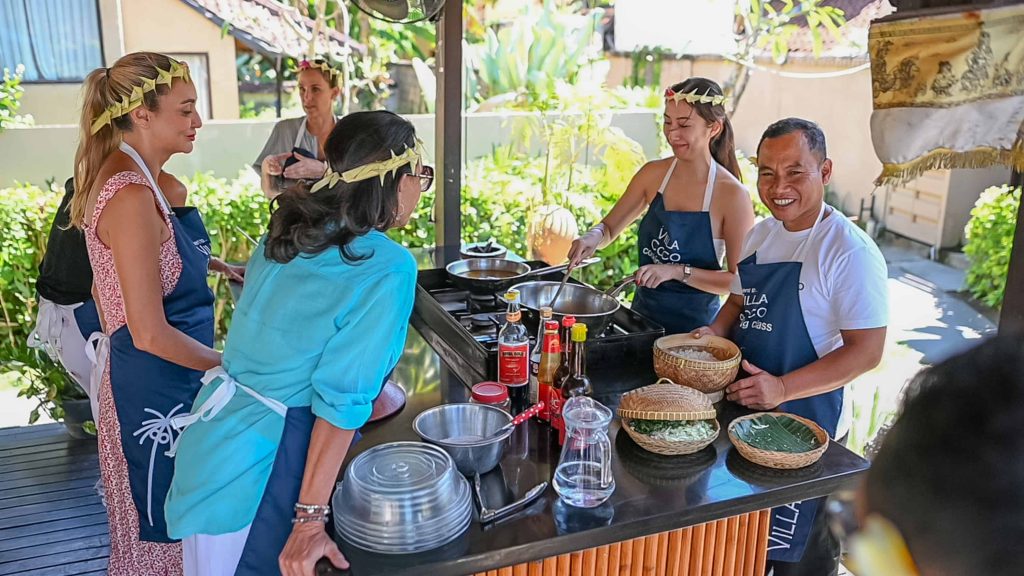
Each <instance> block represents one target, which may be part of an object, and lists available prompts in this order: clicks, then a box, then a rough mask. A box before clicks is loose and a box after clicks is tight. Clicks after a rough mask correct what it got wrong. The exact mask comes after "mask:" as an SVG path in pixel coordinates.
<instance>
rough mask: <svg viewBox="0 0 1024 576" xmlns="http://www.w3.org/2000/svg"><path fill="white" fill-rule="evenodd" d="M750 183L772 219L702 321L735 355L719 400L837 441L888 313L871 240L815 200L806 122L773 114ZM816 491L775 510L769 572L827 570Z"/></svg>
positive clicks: (786, 575)
mask: <svg viewBox="0 0 1024 576" xmlns="http://www.w3.org/2000/svg"><path fill="white" fill-rule="evenodd" d="M757 165H758V179H757V188H758V193H759V194H760V197H761V201H762V202H764V204H765V205H766V206H767V207H768V208H769V209H770V210H771V212H772V216H773V218H767V219H765V220H763V221H762V222H760V223H758V224H757V225H756V226H754V228H753V229H752V230H751V231H750V233H749V234H747V238H746V240H745V242H744V246H743V252H742V254H741V255H740V258H741V260H740V263H739V274H738V277H737V278H736V281H735V282H734V283H733V286H732V295H731V296H730V298H729V301H728V302H727V303H726V305H725V306H724V307H723V308H722V310H721V312H720V313H719V315H718V317H717V318H716V319H715V322H714V324H713V325H712V326H711V327H710V328H707V327H705V328H700V329H698V330H697V331H696V333H708V332H711V333H714V334H717V335H719V336H726V337H731V338H732V339H733V340H734V341H735V342H736V344H738V345H739V346H740V349H741V350H742V351H743V358H744V360H743V370H744V372H745V373H746V374H745V375H744V377H743V378H741V379H739V380H737V381H736V382H734V383H733V384H732V385H730V386H729V387H728V388H727V389H726V394H727V398H728V399H729V400H732V401H733V402H737V403H739V404H742V405H744V406H747V407H749V408H753V409H757V410H771V409H777V410H780V411H783V412H790V413H793V414H798V415H800V416H804V417H806V418H810V419H811V420H814V421H815V422H817V423H818V424H819V425H821V426H822V427H823V428H824V429H825V430H827V431H828V433H829V435H830V436H831V437H832V438H834V439H837V440H839V441H843V440H844V439H845V436H846V434H847V433H848V431H849V429H850V420H851V413H852V410H851V402H850V399H849V397H848V396H846V395H844V393H843V389H844V386H845V385H846V384H847V383H849V382H850V381H851V380H853V379H854V378H856V377H857V376H859V375H861V374H863V373H864V372H867V371H868V370H871V369H872V368H874V367H875V366H877V365H878V363H879V361H880V360H881V357H882V348H883V345H884V343H885V330H886V325H887V324H888V319H889V309H888V291H887V287H886V278H887V276H888V274H887V271H886V267H885V260H884V259H883V258H882V255H881V253H880V252H879V251H878V247H877V246H875V244H874V242H872V240H871V239H870V238H869V237H868V236H867V235H866V234H864V233H863V232H862V231H861V230H860V229H859V228H857V226H856V225H854V224H853V222H851V221H850V220H849V219H848V218H846V216H844V215H843V214H842V213H841V212H840V211H839V210H836V209H835V208H833V207H831V206H829V205H827V204H826V203H825V202H824V194H825V185H826V184H828V182H829V179H830V178H831V175H832V161H831V160H830V159H829V158H828V155H827V154H826V149H825V135H824V134H823V133H822V131H821V128H819V127H818V125H817V124H815V123H814V122H810V121H808V120H801V119H799V118H787V119H785V120H780V121H778V122H776V123H774V124H772V125H771V126H769V127H768V129H767V130H765V132H764V134H763V135H762V136H761V142H760V143H759V144H758V150H757ZM820 507H821V499H816V500H810V501H805V502H798V503H795V504H791V505H788V506H784V507H781V508H777V509H775V510H773V513H772V531H771V534H770V539H769V555H768V557H769V560H770V561H771V562H770V564H771V566H772V568H773V570H774V574H775V576H790V575H808V576H824V575H829V574H836V573H837V572H838V565H839V544H838V542H837V541H836V540H835V539H834V538H833V537H832V536H831V534H830V533H829V531H828V529H827V527H826V524H825V521H824V514H819V513H818V509H819V508H820Z"/></svg>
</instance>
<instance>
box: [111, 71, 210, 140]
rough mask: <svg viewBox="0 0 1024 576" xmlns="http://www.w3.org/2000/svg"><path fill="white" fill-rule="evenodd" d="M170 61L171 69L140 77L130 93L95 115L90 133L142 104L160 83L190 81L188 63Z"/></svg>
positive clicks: (169, 83) (168, 83)
mask: <svg viewBox="0 0 1024 576" xmlns="http://www.w3.org/2000/svg"><path fill="white" fill-rule="evenodd" d="M168 60H170V61H171V69H170V70H164V69H162V68H157V69H156V74H157V76H156V78H142V79H141V80H142V84H141V85H138V84H137V85H134V86H132V92H131V94H126V95H125V96H124V97H123V98H121V101H120V102H114V103H113V104H111V105H110V106H107V109H106V110H104V111H103V113H102V114H100V115H99V116H97V117H96V119H95V120H93V121H92V134H95V133H97V132H99V131H100V130H102V129H103V127H104V126H106V125H107V124H110V123H111V122H112V121H113V120H114V119H115V118H120V117H121V116H124V115H125V114H127V113H129V112H131V111H132V110H135V109H136V108H138V107H139V106H141V105H142V99H143V97H144V96H145V95H146V92H150V91H153V90H156V87H157V86H159V85H160V84H166V85H168V86H170V85H171V82H172V81H173V80H174V79H175V78H181V79H182V80H184V81H186V82H189V83H191V82H192V79H191V78H190V77H189V75H188V65H187V64H185V63H183V62H178V61H177V60H174V59H173V58H168Z"/></svg>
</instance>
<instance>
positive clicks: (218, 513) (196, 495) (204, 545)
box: [166, 111, 433, 576]
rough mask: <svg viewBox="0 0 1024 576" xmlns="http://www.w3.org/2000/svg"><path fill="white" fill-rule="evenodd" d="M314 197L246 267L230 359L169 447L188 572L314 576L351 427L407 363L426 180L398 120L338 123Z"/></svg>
mask: <svg viewBox="0 0 1024 576" xmlns="http://www.w3.org/2000/svg"><path fill="white" fill-rule="evenodd" d="M325 151H326V154H327V159H328V162H329V168H328V170H327V174H326V175H325V176H324V178H323V179H322V180H321V181H320V182H318V183H317V184H316V185H314V186H313V189H312V190H311V192H312V193H311V194H306V193H291V192H289V193H285V194H282V195H281V196H280V197H279V198H278V200H277V202H278V206H277V209H276V211H275V212H274V213H273V215H272V216H271V218H270V229H269V232H268V233H267V235H266V236H265V237H264V238H263V239H262V240H261V241H260V244H259V246H258V247H257V249H256V251H255V253H254V254H253V257H252V259H251V260H250V261H249V265H248V268H247V270H246V282H245V289H244V290H243V292H242V297H241V299H240V300H239V302H238V307H237V309H236V310H235V313H234V317H233V319H232V323H231V329H230V330H229V331H228V336H227V343H226V345H225V349H224V361H223V366H222V367H220V368H216V369H214V370H211V371H210V372H208V373H207V374H206V377H205V378H204V387H203V389H202V391H201V392H200V393H199V397H198V398H197V399H196V401H195V404H194V406H193V410H192V413H191V414H190V415H188V416H186V417H185V418H183V419H181V420H178V421H177V422H176V423H175V425H176V427H184V428H185V430H184V432H183V433H182V434H181V436H180V438H179V442H178V443H177V445H176V446H175V448H176V450H177V460H176V463H175V471H174V479H173V481H172V484H171V489H170V492H169V494H168V496H167V503H166V514H167V524H168V531H169V533H170V534H171V535H172V536H173V537H176V538H182V539H183V540H184V561H185V574H186V575H203V576H213V575H218V576H219V575H221V574H225V575H227V574H268V573H272V572H273V571H274V567H277V566H280V569H281V571H282V573H284V574H288V575H291V574H303V575H308V574H312V573H313V566H314V564H315V562H316V561H317V560H319V559H320V558H321V557H324V556H326V557H328V559H330V560H331V562H332V563H334V564H335V565H336V566H337V567H339V568H346V567H347V566H348V563H347V561H346V560H345V559H344V557H343V556H342V555H341V553H340V552H339V550H338V548H337V547H336V546H335V544H334V542H333V541H331V539H330V538H329V537H328V536H327V534H326V532H325V531H324V523H325V522H326V516H327V510H328V508H327V507H328V503H329V500H330V496H331V492H332V490H333V488H334V483H335V480H336V478H337V475H338V471H339V468H340V467H341V463H342V461H343V460H344V458H345V454H346V452H347V451H348V449H349V446H350V444H351V442H352V439H353V436H354V434H355V431H356V430H357V429H358V428H359V427H361V426H362V425H363V424H364V423H365V422H366V421H367V420H368V419H369V417H370V412H371V411H372V402H373V399H374V398H375V397H376V396H377V394H379V393H380V389H381V386H382V384H383V383H384V381H385V379H386V377H387V375H388V374H389V373H390V372H391V371H392V370H393V369H394V367H395V365H396V364H397V363H398V360H399V356H400V355H401V353H402V349H403V347H404V344H405V337H406V330H407V326H408V320H409V315H410V313H411V312H412V304H413V295H414V292H415V283H416V264H415V261H414V260H413V257H412V255H411V254H409V252H408V251H406V250H405V249H404V248H403V247H401V246H400V245H398V244H396V243H395V242H393V241H391V240H390V239H388V237H387V236H386V235H385V234H384V232H385V231H386V230H387V229H389V228H392V227H396V226H404V225H405V224H406V223H407V222H408V220H409V217H410V215H411V214H412V212H413V210H414V209H415V207H416V204H417V202H418V201H419V199H420V195H421V194H422V192H423V191H424V190H426V189H428V188H429V187H430V184H431V182H432V180H433V170H432V169H431V168H430V167H428V166H423V165H422V162H421V156H420V152H419V151H420V147H419V145H418V141H417V140H416V136H415V132H414V129H413V126H412V124H410V123H409V122H408V121H407V120H404V119H403V118H401V117H399V116H397V115H395V114H392V113H390V112H384V111H378V112H359V113H354V114H351V115H349V116H346V117H344V118H342V119H341V120H339V121H338V123H337V125H336V126H335V128H334V130H333V131H332V132H331V135H330V137H329V138H328V140H327V142H326V147H325Z"/></svg>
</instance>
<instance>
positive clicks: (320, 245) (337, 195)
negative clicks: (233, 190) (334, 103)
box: [265, 110, 416, 263]
mask: <svg viewBox="0 0 1024 576" xmlns="http://www.w3.org/2000/svg"><path fill="white" fill-rule="evenodd" d="M415 145H416V131H415V129H414V128H413V125H412V123H410V122H409V121H408V120H406V119H404V118H402V117H401V116H399V115H397V114H394V113H392V112H387V111H384V110H378V111H373V112H354V113H352V114H349V115H348V116H345V117H343V118H341V119H340V120H338V122H337V124H335V126H334V129H333V130H331V134H330V136H328V137H327V142H326V143H325V145H324V152H325V153H326V154H327V162H328V163H329V164H330V166H331V168H332V169H333V170H334V171H335V172H337V173H339V174H341V173H344V172H345V171H347V170H350V169H352V168H356V167H358V166H362V165H365V164H368V163H370V162H375V161H378V160H385V159H388V158H391V153H392V151H394V153H395V154H401V153H402V152H403V151H404V150H405V149H406V147H409V148H412V147H414V146H415ZM411 173H412V169H411V168H410V167H409V166H408V165H406V166H403V167H401V168H399V169H398V171H397V172H395V173H393V174H392V173H388V174H387V175H386V176H385V177H384V180H383V182H382V181H381V179H380V178H377V177H374V178H369V179H366V180H360V181H359V182H353V183H351V184H349V183H347V182H338V183H337V184H336V185H335V186H331V187H328V188H323V189H321V190H318V191H317V192H316V193H314V194H310V193H309V192H308V191H306V190H294V189H292V190H286V191H285V192H283V193H282V194H281V195H279V196H278V197H277V198H275V205H276V207H275V210H274V213H273V214H272V215H271V216H270V230H269V232H268V233H267V243H266V251H265V254H266V257H267V258H268V259H270V260H274V261H275V262H281V263H286V262H289V261H291V260H292V259H293V258H295V257H296V256H298V255H299V254H308V255H313V254H319V253H320V252H323V251H324V250H326V249H328V248H330V247H332V246H336V247H338V249H339V250H340V251H341V254H342V257H343V258H345V259H346V260H350V261H357V260H364V259H366V258H368V257H369V256H368V255H359V254H355V253H353V252H352V250H351V248H350V247H349V243H351V242H352V240H353V239H355V238H356V237H357V236H362V235H363V234H366V233H367V232H369V231H370V230H386V229H388V228H390V227H391V226H393V225H394V223H395V217H396V209H397V207H398V182H399V180H400V179H401V177H402V175H404V174H411Z"/></svg>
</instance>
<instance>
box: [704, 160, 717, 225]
mask: <svg viewBox="0 0 1024 576" xmlns="http://www.w3.org/2000/svg"><path fill="white" fill-rule="evenodd" d="M717 177H718V162H715V159H714V158H712V159H711V166H709V167H708V185H707V186H706V187H705V188H704V204H703V208H701V211H702V212H710V211H711V198H712V197H713V196H714V195H715V178H717Z"/></svg>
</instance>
